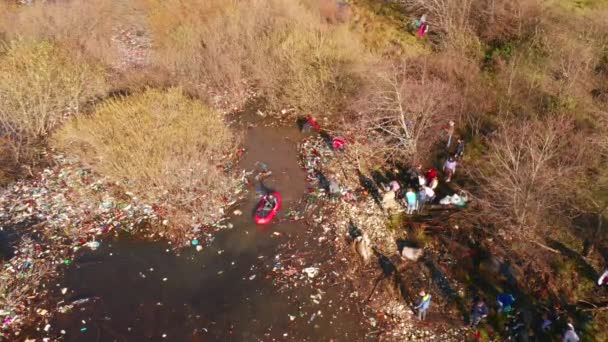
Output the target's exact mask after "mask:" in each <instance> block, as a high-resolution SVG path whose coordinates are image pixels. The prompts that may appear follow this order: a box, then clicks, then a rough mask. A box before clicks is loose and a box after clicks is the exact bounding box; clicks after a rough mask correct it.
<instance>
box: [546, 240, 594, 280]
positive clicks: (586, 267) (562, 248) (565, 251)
mask: <svg viewBox="0 0 608 342" xmlns="http://www.w3.org/2000/svg"><path fill="white" fill-rule="evenodd" d="M547 242H548V246H549V247H551V248H554V249H556V250H558V251H559V252H560V253H561V254H562V255H563V256H565V257H568V258H570V259H572V260H573V261H574V262H576V266H577V268H578V270H579V272H580V273H581V274H583V275H584V276H585V277H587V278H589V279H591V280H593V281H596V280H597V278H598V277H599V274H598V273H597V271H596V270H595V268H593V266H591V265H590V264H589V263H588V262H587V260H585V258H583V256H582V255H581V254H580V253H578V252H577V251H574V250H572V249H570V248H569V247H568V246H566V245H564V244H563V243H561V242H559V241H556V240H552V239H550V240H548V241H547Z"/></svg>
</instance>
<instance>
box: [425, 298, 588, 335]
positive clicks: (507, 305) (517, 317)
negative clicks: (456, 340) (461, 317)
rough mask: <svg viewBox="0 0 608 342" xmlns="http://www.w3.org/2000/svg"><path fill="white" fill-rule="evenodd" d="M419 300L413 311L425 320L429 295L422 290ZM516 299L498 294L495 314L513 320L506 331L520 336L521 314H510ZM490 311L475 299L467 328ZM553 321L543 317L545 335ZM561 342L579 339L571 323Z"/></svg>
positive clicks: (480, 300) (522, 328) (568, 324)
mask: <svg viewBox="0 0 608 342" xmlns="http://www.w3.org/2000/svg"><path fill="white" fill-rule="evenodd" d="M419 296H420V299H419V300H418V303H417V304H416V305H415V306H414V310H416V312H417V315H418V319H419V320H421V321H422V320H425V319H426V316H427V313H428V311H429V308H430V306H431V295H430V294H429V293H427V292H426V291H424V290H422V291H420V293H419ZM515 301H516V298H515V296H514V295H513V294H510V293H500V294H499V295H498V296H497V297H496V302H497V304H498V307H497V309H496V312H497V314H499V315H501V314H502V315H506V316H508V317H511V318H513V321H514V322H515V323H514V324H513V325H512V326H510V327H508V330H509V331H510V332H511V333H513V334H516V335H518V336H520V335H519V334H520V333H522V332H523V333H526V331H527V329H525V326H526V324H525V323H524V320H523V319H521V313H516V314H512V313H513V312H514V304H515ZM489 313H490V310H489V308H488V305H487V304H486V303H485V301H484V300H483V299H480V298H478V299H476V300H475V301H474V303H473V306H472V307H471V311H470V314H469V320H468V326H469V327H472V328H476V327H477V326H478V325H479V324H480V323H481V322H482V321H483V320H484V319H485V318H486V317H488V315H489ZM552 323H553V319H549V318H548V317H546V316H544V319H543V321H542V323H541V330H542V331H543V332H544V333H546V332H548V331H550V330H551V329H552V326H553V324H552ZM562 341H563V342H579V341H580V337H579V336H578V334H577V332H576V330H575V329H574V325H573V324H572V322H567V324H566V329H565V332H564V335H563V339H562Z"/></svg>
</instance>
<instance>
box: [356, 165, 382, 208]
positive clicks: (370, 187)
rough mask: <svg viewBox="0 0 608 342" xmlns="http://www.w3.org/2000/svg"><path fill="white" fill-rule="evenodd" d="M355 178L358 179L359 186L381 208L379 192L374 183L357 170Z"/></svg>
mask: <svg viewBox="0 0 608 342" xmlns="http://www.w3.org/2000/svg"><path fill="white" fill-rule="evenodd" d="M357 176H358V177H359V184H361V186H362V187H363V188H364V189H365V190H367V192H368V193H369V194H370V195H371V196H372V198H373V199H374V201H375V202H376V204H377V205H378V206H379V207H380V208H382V197H381V196H380V190H379V189H378V186H377V185H376V183H374V181H373V180H372V179H370V178H369V177H366V176H365V175H363V173H361V171H360V170H357Z"/></svg>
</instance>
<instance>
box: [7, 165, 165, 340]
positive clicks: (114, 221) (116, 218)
mask: <svg viewBox="0 0 608 342" xmlns="http://www.w3.org/2000/svg"><path fill="white" fill-rule="evenodd" d="M51 158H52V159H53V160H54V162H53V163H52V165H54V166H53V167H50V168H47V169H45V170H44V171H43V172H41V173H40V174H39V175H38V176H36V177H35V178H33V179H28V180H23V181H19V182H16V183H14V184H13V185H11V186H9V187H8V188H7V189H4V190H3V191H2V192H0V229H1V231H0V233H1V235H0V238H1V239H2V245H3V246H4V248H3V265H2V269H1V270H0V319H1V320H2V329H1V330H0V336H3V337H9V336H12V337H14V336H18V335H19V333H20V330H21V328H22V327H23V326H24V325H25V324H28V325H29V326H33V325H34V324H36V323H40V322H41V321H47V322H48V321H49V320H50V319H51V316H52V315H53V311H54V308H53V305H52V304H51V303H49V302H50V299H49V296H48V294H49V289H48V288H47V287H46V285H45V284H48V283H49V281H50V280H51V279H53V278H54V277H57V276H58V274H59V272H61V269H62V268H64V267H69V265H70V263H71V260H72V257H73V255H74V253H75V252H76V251H78V249H80V248H93V249H94V248H97V246H99V241H98V240H99V239H101V238H102V237H103V236H105V235H108V234H112V233H117V232H119V231H128V232H134V231H138V230H140V229H144V228H145V227H146V226H148V225H153V224H156V222H157V221H158V220H159V218H158V215H157V212H158V211H159V210H160V208H158V207H155V206H152V205H149V204H146V203H143V202H141V201H140V200H138V198H137V197H135V196H134V195H133V194H130V193H128V192H127V193H124V192H121V191H120V188H119V187H118V186H117V185H116V184H113V183H110V182H108V181H106V180H103V179H101V180H100V179H99V178H98V177H97V176H96V175H94V174H92V173H91V172H90V171H89V170H88V169H86V168H83V167H82V166H81V165H79V164H78V162H77V161H76V160H69V159H66V158H65V157H64V156H61V155H57V156H53V157H51Z"/></svg>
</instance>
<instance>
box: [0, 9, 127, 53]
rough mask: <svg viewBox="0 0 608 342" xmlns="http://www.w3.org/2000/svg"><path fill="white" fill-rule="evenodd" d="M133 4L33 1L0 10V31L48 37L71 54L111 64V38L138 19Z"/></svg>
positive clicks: (9, 34)
mask: <svg viewBox="0 0 608 342" xmlns="http://www.w3.org/2000/svg"><path fill="white" fill-rule="evenodd" d="M134 7H135V6H134V3H133V2H132V1H128V0H99V1H87V0H70V1H41V2H35V3H33V4H32V5H31V6H20V7H15V8H12V9H10V10H9V9H6V11H4V12H3V13H1V12H0V32H3V31H4V33H5V34H6V36H7V38H8V39H17V38H20V37H21V38H27V39H34V40H41V39H44V40H50V41H53V42H55V43H56V44H59V45H62V46H63V47H65V48H67V49H69V50H70V51H71V53H72V54H74V55H85V56H86V57H87V58H95V59H97V60H99V61H102V62H104V63H105V64H107V65H113V63H115V62H116V60H117V59H118V52H117V50H116V45H115V44H114V43H113V41H112V39H113V38H114V36H115V35H116V33H117V32H118V30H119V29H121V28H124V27H126V26H129V25H131V24H132V23H134V22H136V21H138V18H137V15H136V11H135V10H134ZM0 10H1V8H0Z"/></svg>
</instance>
